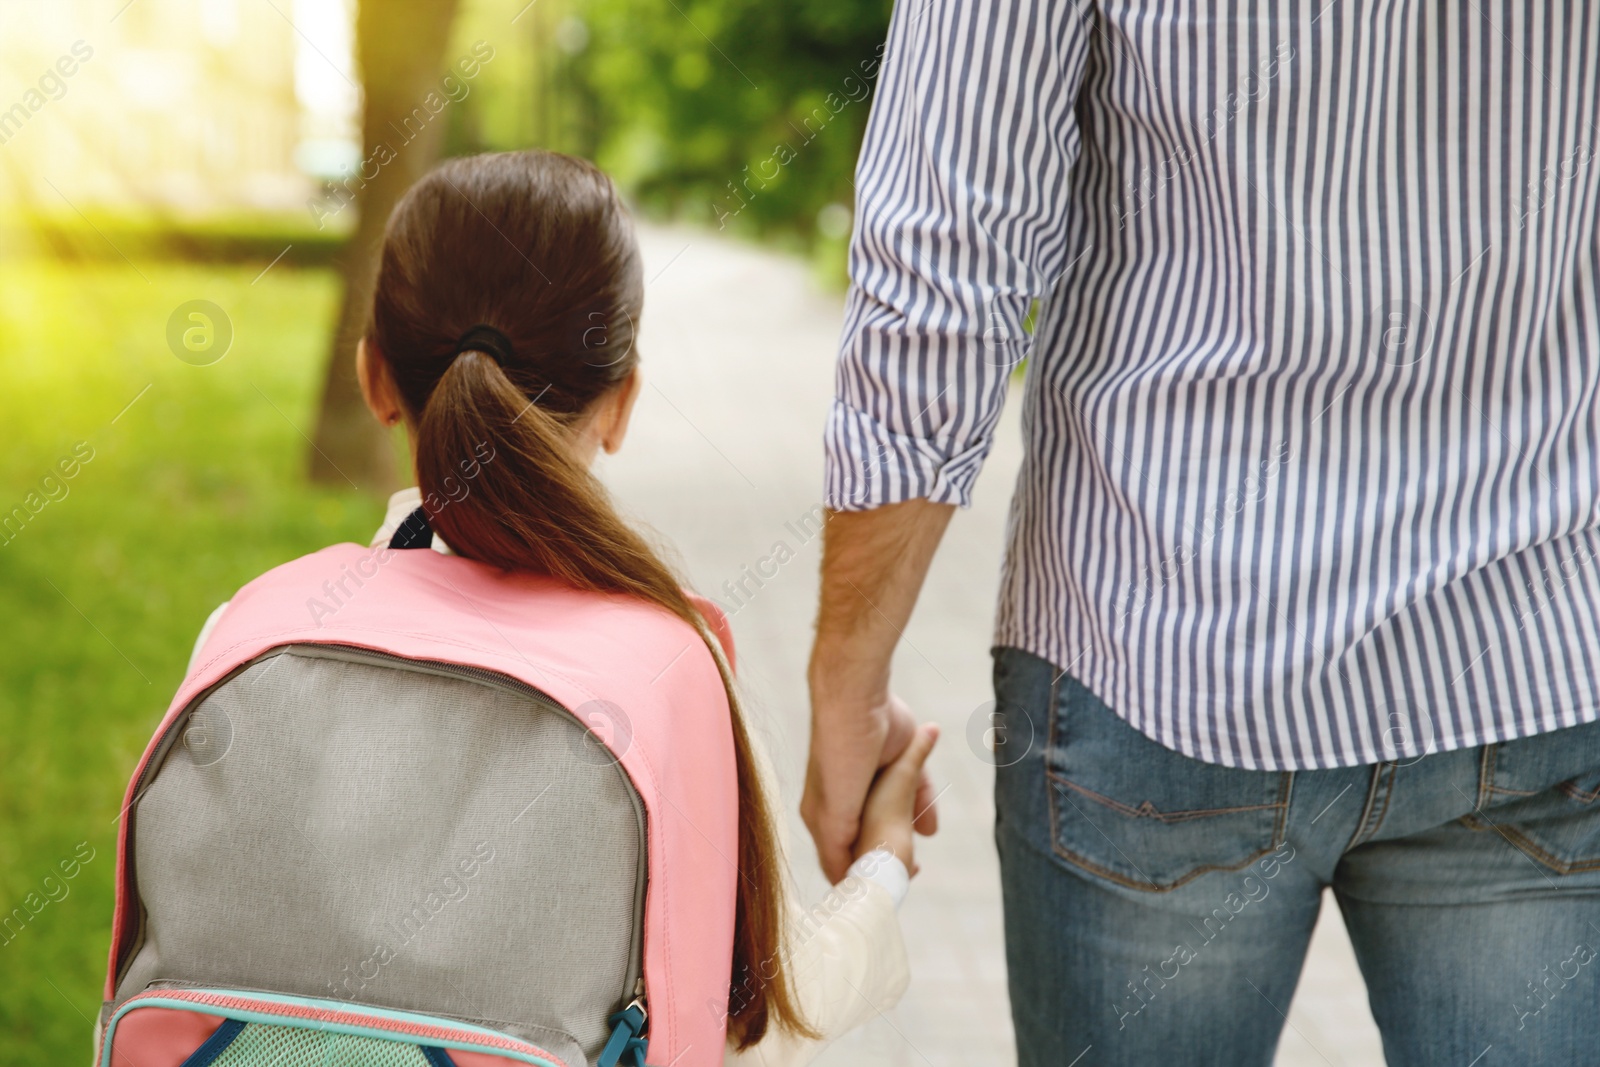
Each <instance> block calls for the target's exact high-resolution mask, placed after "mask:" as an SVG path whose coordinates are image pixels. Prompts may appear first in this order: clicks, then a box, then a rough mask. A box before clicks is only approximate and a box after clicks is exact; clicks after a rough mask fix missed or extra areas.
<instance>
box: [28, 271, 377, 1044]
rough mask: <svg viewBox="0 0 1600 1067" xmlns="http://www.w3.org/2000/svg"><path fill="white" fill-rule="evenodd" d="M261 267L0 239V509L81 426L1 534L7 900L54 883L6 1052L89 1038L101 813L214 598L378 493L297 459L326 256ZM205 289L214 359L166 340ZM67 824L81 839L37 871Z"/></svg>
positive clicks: (356, 527)
mask: <svg viewBox="0 0 1600 1067" xmlns="http://www.w3.org/2000/svg"><path fill="white" fill-rule="evenodd" d="M263 266H265V263H255V264H247V265H240V266H228V267H216V266H207V267H204V268H201V267H195V266H184V265H178V264H171V263H153V262H141V263H139V264H138V265H137V266H134V265H130V264H126V263H120V262H119V263H107V262H97V263H89V264H76V265H72V266H66V265H62V264H59V263H52V262H48V261H40V260H36V261H27V260H9V261H5V262H0V371H3V376H4V377H3V386H4V387H3V388H0V433H4V436H5V444H4V447H3V448H0V517H3V515H4V514H5V513H8V512H10V510H11V508H12V507H13V506H14V505H18V504H22V505H24V506H26V502H27V497H28V494H29V493H30V492H36V491H38V490H39V485H40V480H41V479H42V478H43V477H44V476H45V475H47V474H49V473H51V472H52V471H53V470H54V468H55V467H56V464H57V462H58V460H60V459H62V458H63V457H68V456H70V455H71V454H72V452H73V450H74V447H75V446H78V445H79V442H84V443H85V444H86V446H87V447H88V448H92V449H93V459H92V460H90V461H89V462H88V463H87V464H84V465H82V466H81V469H79V471H78V473H77V475H76V476H75V477H74V478H72V479H71V480H70V481H67V482H66V483H65V487H66V489H67V495H66V496H64V497H62V498H61V499H58V500H53V501H50V502H49V503H47V504H45V505H44V506H43V507H42V508H41V509H40V510H39V511H38V513H37V514H36V515H33V517H32V518H31V520H30V521H29V522H28V523H27V524H26V525H25V526H24V527H23V528H22V529H21V530H20V532H19V533H17V534H16V535H15V537H14V538H13V539H12V540H10V541H9V543H3V544H0V618H3V619H4V628H3V630H0V634H3V639H0V917H3V916H5V915H8V914H9V913H10V912H11V909H12V908H14V907H19V906H23V905H24V904H25V902H26V901H27V900H28V897H29V894H37V895H36V896H35V897H34V898H33V903H34V905H37V904H38V903H39V902H40V901H43V900H46V899H47V897H46V890H47V889H48V890H50V891H51V892H53V893H55V894H56V895H58V896H59V895H60V892H61V889H60V887H61V886H64V887H65V889H66V891H67V892H66V895H65V896H64V897H61V899H59V900H55V901H51V902H49V903H47V904H45V905H44V906H43V907H42V908H40V910H39V911H38V913H37V914H36V915H34V916H33V917H32V918H31V920H30V921H29V922H28V923H27V925H26V926H24V927H23V928H22V929H21V930H20V931H19V932H17V933H16V936H15V937H14V938H13V939H11V940H10V941H9V942H6V943H3V944H0V1064H19V1065H21V1064H30V1065H32V1064H46V1063H48V1064H56V1063H79V1062H83V1061H84V1060H85V1059H87V1057H88V1055H89V1049H90V1042H91V1034H92V1024H91V1020H93V1019H94V1017H95V1015H96V1012H97V1011H98V1009H99V1004H100V986H101V983H102V982H103V981H104V977H105V961H106V947H107V940H108V937H109V928H110V919H111V903H112V883H113V873H114V871H113V868H114V866H115V841H116V839H115V832H116V827H115V823H114V820H115V819H116V816H117V813H118V809H119V807H120V804H121V799H122V794H123V789H124V788H125V786H126V784H127V778H128V775H129V773H130V772H131V771H132V769H133V765H134V762H135V761H136V760H137V759H138V757H139V754H140V752H141V751H142V750H143V748H144V745H145V743H146V741H147V740H148V739H149V736H150V732H151V730H152V729H153V727H154V726H155V724H156V723H157V721H158V720H159V719H160V717H161V714H162V713H163V712H164V711H165V710H166V706H167V702H168V701H169V700H170V699H171V697H172V694H173V691H174V690H175V688H176V687H177V684H178V682H179V681H180V679H181V678H182V675H183V669H184V665H185V663H186V661H187V658H188V654H189V649H190V646H191V644H192V642H193V640H194V636H195V634H196V632H197V631H198V629H199V627H200V624H201V623H202V621H203V620H204V619H205V617H206V615H207V613H208V612H210V611H211V609H212V608H214V607H215V606H216V605H217V604H218V603H220V602H221V601H223V600H225V599H227V598H228V597H229V596H230V595H231V594H232V593H233V592H234V590H236V589H237V588H238V587H239V586H240V585H242V584H243V583H244V582H246V581H248V580H249V579H250V578H252V577H254V576H255V575H257V574H259V573H260V572H262V571H263V570H266V569H267V568H269V567H271V566H273V565H275V564H277V563H280V562H282V561H284V560H287V559H290V558H292V557H295V556H298V555H301V554H303V553H306V552H309V551H312V550H314V549H316V548H319V547H321V546H323V545H326V544H330V543H332V542H335V541H341V540H362V541H364V540H365V539H366V538H367V536H369V535H370V532H371V530H372V529H373V528H374V527H375V525H376V523H377V521H378V519H379V517H380V512H381V508H380V505H379V503H378V502H377V501H376V500H375V498H374V497H373V496H371V495H369V494H365V493H361V492H358V491H356V490H354V489H349V488H346V489H343V490H340V491H330V490H322V489H314V488H311V487H308V486H307V485H306V483H305V479H304V477H303V473H302V472H303V470H304V453H305V450H306V447H307V445H306V442H305V440H304V438H303V437H302V436H301V431H302V430H307V431H309V429H310V426H311V424H312V419H313V414H314V410H315V403H316V398H317V394H318V391H319V388H320V382H321V369H320V365H321V362H322V359H323V356H324V352H325V346H326V339H327V336H328V333H329V330H330V328H331V322H332V319H333V315H334V312H335V309H336V297H337V285H336V282H335V279H334V277H333V275H332V274H331V273H330V272H328V271H325V270H299V269H295V268H292V267H291V266H289V265H288V264H285V263H280V264H278V265H277V266H276V267H274V268H273V269H272V270H271V271H270V272H268V273H267V274H266V275H265V276H264V277H262V278H261V279H260V280H259V281H257V282H255V283H254V284H252V279H254V278H255V277H256V275H257V274H258V272H259V271H260V270H261V268H262V267H263ZM196 298H204V299H208V300H212V301H215V302H216V303H217V304H219V305H221V306H222V307H223V308H224V309H225V310H226V311H227V313H228V315H229V317H230V318H231V320H232V323H233V328H234V339H233V344H232V347H231V349H230V350H229V352H228V353H227V355H226V356H225V357H224V358H223V359H222V360H221V361H220V362H217V363H215V364H213V365H211V366H206V367H196V366H191V365H188V364H186V363H184V362H181V361H180V360H178V359H177V358H175V357H174V356H173V354H172V353H171V352H170V351H169V350H168V349H167V345H166V339H165V337H166V324H167V318H168V316H169V314H170V313H171V312H172V310H173V309H174V308H175V307H176V306H177V305H179V304H181V303H183V302H184V301H187V300H191V299H196ZM135 398H137V400H136V399H135ZM130 403H131V406H129V405H130ZM55 492H56V494H57V495H59V493H60V490H59V489H55ZM40 498H43V494H42V493H41V494H40ZM37 502H38V500H37V499H36V500H35V503H36V504H37ZM4 540H5V535H3V534H0V542H3V541H4ZM79 842H87V843H88V847H89V848H92V849H93V850H94V858H93V859H92V860H90V861H89V862H88V863H86V864H83V865H82V867H81V871H79V873H78V874H77V876H76V877H75V878H73V879H71V880H70V881H55V882H51V883H49V884H48V885H47V884H46V882H45V879H46V878H47V877H49V876H52V875H54V876H55V877H56V879H58V880H59V879H60V878H61V872H60V870H58V864H59V863H61V862H62V861H70V860H71V859H72V858H73V853H74V850H75V848H77V847H78V845H79ZM70 867H71V865H70V863H69V869H70ZM25 910H26V909H25ZM8 936H10V935H9V934H7V933H5V932H4V931H3V929H0V942H3V941H5V939H6V938H7V937H8Z"/></svg>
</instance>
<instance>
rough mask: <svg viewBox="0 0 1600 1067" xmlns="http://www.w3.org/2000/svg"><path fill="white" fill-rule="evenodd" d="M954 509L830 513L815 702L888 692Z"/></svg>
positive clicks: (906, 506) (923, 504)
mask: <svg viewBox="0 0 1600 1067" xmlns="http://www.w3.org/2000/svg"><path fill="white" fill-rule="evenodd" d="M954 511H955V507H954V506H953V505H950V504H934V503H930V502H929V501H927V500H921V499H919V500H906V501H903V502H901V503H898V504H889V505H886V506H884V507H881V508H874V509H872V510H871V511H850V512H838V513H834V514H831V515H830V516H829V520H828V524H827V528H826V532H825V534H824V536H823V543H822V595H821V606H820V607H819V609H818V611H817V633H816V643H815V644H814V645H813V646H812V652H811V666H810V671H809V677H810V682H811V692H812V696H813V703H816V702H817V701H819V700H827V699H828V698H830V697H846V698H850V697H854V698H860V697H863V696H869V695H873V694H882V693H885V692H886V691H887V689H888V684H889V660H890V658H891V656H892V655H893V653H894V647H895V644H896V642H898V641H899V639H900V634H901V631H903V630H904V629H905V625H906V620H908V619H909V618H910V617H911V609H912V608H913V607H914V606H915V605H916V602H917V594H918V593H919V592H920V591H921V589H922V582H923V579H925V578H926V577H927V574H928V566H929V564H930V563H931V562H932V561H933V553H934V551H935V549H937V548H938V547H939V540H940V538H942V537H943V536H944V531H945V527H946V526H948V525H949V523H950V516H951V514H952V513H953V512H954Z"/></svg>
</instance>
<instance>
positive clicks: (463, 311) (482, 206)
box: [358, 152, 936, 1065]
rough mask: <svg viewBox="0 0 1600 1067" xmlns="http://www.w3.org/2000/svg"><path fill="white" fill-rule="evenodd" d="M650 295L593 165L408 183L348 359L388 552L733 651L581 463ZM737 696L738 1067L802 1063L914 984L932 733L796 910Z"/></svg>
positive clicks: (499, 166)
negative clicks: (645, 615) (583, 595)
mask: <svg viewBox="0 0 1600 1067" xmlns="http://www.w3.org/2000/svg"><path fill="white" fill-rule="evenodd" d="M643 295H644V293H643V283H642V280H641V267H640V260H639V252H638V248H637V247H636V245H635V242H634V238H633V233H632V227H631V223H630V221H629V219H628V215H627V212H626V211H625V209H624V208H623V205H622V203H621V201H620V200H619V198H618V196H617V193H616V190H615V189H614V188H613V186H612V184H611V182H610V180H609V179H608V178H607V177H606V176H605V175H604V174H603V173H601V172H600V171H599V170H598V169H596V168H595V167H593V166H592V165H590V164H588V163H585V162H583V161H581V160H577V159H572V158H569V157H567V156H563V155H558V154H555V153H550V152H516V153H507V154H502V155H489V156H478V157H474V158H470V159H461V160H456V161H453V162H450V163H447V164H445V165H444V166H442V167H440V168H439V169H437V170H435V171H434V172H433V173H431V174H430V175H428V176H427V177H426V178H424V179H423V180H422V181H420V182H419V183H418V184H417V185H416V186H415V187H413V188H412V189H411V191H410V192H408V193H407V194H406V196H405V197H404V199H403V200H402V201H401V202H400V203H399V205H398V206H397V207H396V208H395V210H394V214H393V215H392V216H391V218H390V220H389V226H388V231H387V234H386V236H385V240H384V246H383V253H382V259H381V263H380V267H379V271H378V277H377V282H376V286H375V291H374V296H373V306H372V317H371V325H370V328H369V330H368V333H367V335H366V337H365V339H364V340H363V342H362V344H361V346H360V348H359V350H358V369H359V374H360V379H361V385H362V389H363V392H364V394H365V396H366V399H367V403H368V405H369V406H370V407H371V409H372V411H373V413H374V414H375V415H376V416H377V417H378V419H379V420H380V421H381V422H383V423H384V425H386V426H394V425H398V424H401V423H403V424H404V425H405V427H406V431H407V435H408V437H409V439H410V442H411V448H412V454H413V455H414V456H415V460H416V473H417V480H418V488H417V489H413V490H409V491H407V492H403V493H400V494H396V497H395V499H394V501H392V502H391V510H390V515H389V521H388V522H387V523H386V524H385V527H384V528H383V529H382V530H380V532H379V541H381V542H383V543H391V541H392V542H393V543H395V544H398V545H402V546H409V545H412V544H415V543H416V540H417V539H418V538H422V539H424V540H427V539H430V538H431V540H432V547H433V548H435V549H436V550H438V551H442V552H454V553H457V554H459V555H462V556H466V557H468V558H470V559H474V560H478V561H481V562H485V563H489V564H492V565H494V566H497V567H501V568H505V569H509V570H529V571H535V572H539V573H542V574H547V575H551V576H554V577H556V578H559V579H560V580H562V581H564V582H567V583H569V584H571V585H572V586H575V587H577V588H580V589H584V590H593V591H598V592H605V593H625V594H630V595H633V596H637V597H640V598H642V599H644V600H647V601H649V602H651V603H654V604H656V605H659V606H660V607H662V608H664V609H666V610H668V611H670V612H672V613H674V614H675V615H678V616H679V617H681V618H683V619H685V620H686V621H688V622H690V624H691V625H694V626H695V627H696V628H697V629H698V630H700V631H701V632H702V634H706V633H707V632H708V628H709V629H710V630H714V631H716V632H717V634H718V635H719V636H720V637H722V638H723V639H724V643H726V638H727V624H726V621H725V620H724V619H722V618H721V617H720V616H718V617H713V618H709V619H705V618H703V617H702V613H701V610H700V608H699V607H698V606H697V603H696V601H694V600H691V598H690V597H689V596H688V595H687V594H685V592H684V591H683V588H682V586H681V585H680V583H679V581H678V580H677V578H676V577H675V576H674V575H673V573H672V571H671V570H670V569H669V568H668V567H667V565H666V564H664V563H663V562H662V560H661V559H660V558H659V557H658V556H657V554H656V553H655V551H654V550H652V548H651V547H650V545H649V544H648V543H647V542H646V541H645V540H644V539H643V538H642V537H641V536H640V535H639V534H638V533H636V532H635V531H634V530H632V529H631V528H630V527H629V526H628V525H627V524H626V523H625V522H624V521H623V520H622V519H621V518H620V517H619V516H618V515H617V513H616V511H615V510H614V508H613V506H612V504H611V502H610V500H609V499H608V497H607V494H606V492H605V490H604V489H603V488H602V486H601V485H600V483H599V482H598V481H597V480H596V479H595V477H594V476H593V475H592V474H591V473H590V471H589V465H590V463H591V461H592V460H593V459H594V457H595V455H596V454H597V453H598V452H599V451H600V450H602V449H604V450H605V451H607V452H615V451H616V450H617V449H618V448H619V447H620V446H621V444H622V440H623V437H624V435H625V433H626V431H627V427H628V420H629V415H630V413H631V411H632V408H633V403H634V400H635V398H636V397H637V396H638V389H639V378H638V371H637V367H638V362H639V355H638V352H637V349H636V347H635V344H634V340H635V330H636V327H637V323H638V321H639V313H640V308H641V304H642V302H643ZM474 455H475V456H477V457H479V459H480V460H482V463H481V467H480V469H479V470H478V472H477V473H476V475H475V476H474V478H473V480H472V481H471V482H470V485H466V484H464V483H462V482H461V481H459V480H458V479H457V478H456V477H455V475H456V474H457V470H456V466H457V461H458V460H459V458H460V457H462V456H474ZM712 610H714V609H712ZM709 641H710V639H709V637H708V643H709ZM713 654H715V653H714V652H713ZM729 662H730V665H731V655H730V657H729ZM724 680H725V682H726V681H727V675H726V673H725V674H724ZM728 701H729V706H730V709H731V711H732V715H733V735H734V739H735V751H736V756H737V771H738V779H739V813H738V814H739V854H738V868H739V875H740V877H739V879H738V894H739V895H738V901H737V911H736V921H735V927H736V932H735V944H734V960H733V981H732V986H733V988H732V989H731V990H730V995H729V1003H728V1005H727V1013H726V1021H727V1031H728V1043H729V1052H728V1058H729V1062H740V1063H743V1062H750V1063H763V1064H771V1065H776V1064H798V1063H804V1062H806V1061H808V1060H809V1059H810V1058H811V1056H812V1055H813V1054H814V1053H815V1052H816V1051H817V1050H818V1049H819V1048H820V1047H821V1044H822V1043H823V1042H825V1041H827V1040H828V1039H830V1038H833V1037H835V1036H837V1035H838V1034H839V1033H840V1032H842V1031H843V1030H845V1029H847V1028H849V1027H851V1026H853V1025H856V1024H857V1023H859V1022H861V1021H863V1020H865V1019H866V1018H869V1017H870V1016H871V1015H873V1014H875V1013H876V1012H878V1011H881V1010H883V1009H884V1008H886V1007H888V1006H890V1005H892V1004H893V1002H894V1001H895V1000H897V999H898V997H899V995H900V993H901V992H902V990H903V989H904V986H905V983H906V970H905V962H904V948H903V945H902V943H901V941H900V932H899V928H898V925H897V922H896V919H895V916H894V907H895V905H896V904H897V903H898V897H899V896H900V895H902V894H903V893H904V889H905V883H906V881H907V878H908V875H907V869H908V868H910V867H911V818H912V814H913V813H912V800H913V795H914V792H915V788H916V783H917V779H918V775H919V773H920V769H921V766H922V762H923V760H925V759H926V757H927V754H928V752H929V750H930V749H931V748H932V746H933V742H934V740H935V737H936V733H935V731H934V729H933V727H931V726H927V727H923V728H922V729H921V730H920V731H919V733H918V734H917V736H916V737H915V738H914V740H913V742H912V744H911V745H910V746H909V747H908V749H907V750H906V753H905V755H904V756H902V757H901V759H899V760H898V761H897V762H896V763H894V764H892V765H891V766H890V767H889V768H887V769H886V770H885V772H884V773H883V775H882V777H881V779H880V781H879V782H878V784H877V787H876V789H875V791H874V792H873V794H872V796H871V798H870V799H869V802H868V806H867V811H866V818H865V822H864V824H863V825H864V830H863V834H862V838H861V840H862V842H863V844H864V846H865V847H864V848H863V849H862V850H861V853H860V854H859V856H858V860H857V864H856V866H855V867H854V868H852V874H851V876H850V877H849V878H847V879H846V881H845V882H842V883H841V884H840V885H839V886H838V887H836V888H835V891H834V894H833V895H832V896H831V897H830V900H829V901H828V902H827V904H826V906H824V907H822V908H813V909H812V910H811V911H810V912H802V911H801V909H800V908H799V907H797V906H795V905H793V904H792V903H790V902H789V901H788V900H787V899H786V897H785V889H784V879H783V872H784V871H785V870H786V868H785V867H784V865H783V862H782V858H783V852H782V847H781V844H780V841H779V837H778V833H777V831H776V829H775V825H774V819H773V815H772V808H771V803H770V801H769V799H768V794H767V792H766V788H765V786H764V784H763V781H762V778H763V775H762V772H761V769H760V760H759V758H758V756H757V755H756V753H755V752H754V750H753V745H752V741H751V738H750V736H749V732H748V730H747V729H746V727H745V724H744V722H743V719H742V717H741V712H740V709H739V704H738V701H737V699H736V697H735V694H734V691H733V688H732V686H731V684H729V687H728ZM786 927H787V928H788V931H787V932H788V933H789V935H790V936H789V937H787V938H786V937H785V933H786V930H785V928H786ZM786 941H787V944H786Z"/></svg>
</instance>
